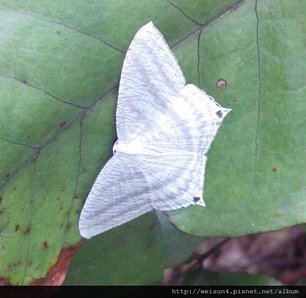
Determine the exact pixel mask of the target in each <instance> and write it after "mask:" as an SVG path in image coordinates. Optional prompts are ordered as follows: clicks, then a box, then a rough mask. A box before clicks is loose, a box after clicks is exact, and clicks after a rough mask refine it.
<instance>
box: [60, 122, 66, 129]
mask: <svg viewBox="0 0 306 298" xmlns="http://www.w3.org/2000/svg"><path fill="white" fill-rule="evenodd" d="M66 124H67V121H62V122H61V123H60V124H59V127H61V128H63V127H65V126H66Z"/></svg>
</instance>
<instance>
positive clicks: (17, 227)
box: [15, 224, 20, 232]
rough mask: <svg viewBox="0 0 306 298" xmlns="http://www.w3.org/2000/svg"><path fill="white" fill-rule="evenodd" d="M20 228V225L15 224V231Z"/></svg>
mask: <svg viewBox="0 0 306 298" xmlns="http://www.w3.org/2000/svg"><path fill="white" fill-rule="evenodd" d="M19 228H20V225H18V224H17V225H15V232H17V231H18V230H19Z"/></svg>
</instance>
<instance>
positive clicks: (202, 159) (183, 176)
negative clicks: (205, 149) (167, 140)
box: [137, 153, 206, 211]
mask: <svg viewBox="0 0 306 298" xmlns="http://www.w3.org/2000/svg"><path fill="white" fill-rule="evenodd" d="M137 161H138V164H139V166H140V167H141V170H142V172H143V174H144V176H145V178H146V181H147V183H148V184H149V185H150V189H151V193H152V194H153V195H152V198H151V200H152V201H151V204H152V206H153V208H154V209H158V210H161V211H166V210H175V209H179V208H182V207H188V206H190V205H195V204H197V205H201V206H205V204H204V201H203V197H202V194H203V182H204V171H205V163H206V156H205V155H203V154H179V153H178V154H173V153H172V154H164V153H162V154H161V155H155V156H150V155H147V156H145V155H142V156H138V157H137Z"/></svg>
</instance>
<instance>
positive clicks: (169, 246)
mask: <svg viewBox="0 0 306 298" xmlns="http://www.w3.org/2000/svg"><path fill="white" fill-rule="evenodd" d="M156 213H157V217H158V220H159V224H160V227H161V232H162V242H163V252H164V266H165V267H174V266H177V265H179V264H181V263H183V262H185V261H186V260H187V259H188V258H189V257H190V256H191V255H192V253H193V252H194V251H195V250H196V248H197V246H198V245H199V244H200V243H201V242H203V240H204V239H203V237H194V236H190V235H188V234H186V233H183V232H181V231H180V230H178V229H177V228H176V227H175V226H174V225H173V224H171V223H170V222H169V219H168V217H167V216H166V215H165V214H164V213H163V212H161V211H157V212H156Z"/></svg>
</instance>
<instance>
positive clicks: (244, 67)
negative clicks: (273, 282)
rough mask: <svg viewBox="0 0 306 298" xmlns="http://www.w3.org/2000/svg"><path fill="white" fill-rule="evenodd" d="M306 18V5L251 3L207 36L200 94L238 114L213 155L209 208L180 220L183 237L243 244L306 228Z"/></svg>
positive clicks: (175, 218) (177, 215)
mask: <svg viewBox="0 0 306 298" xmlns="http://www.w3.org/2000/svg"><path fill="white" fill-rule="evenodd" d="M305 13H306V4H305V3H304V2H303V1H296V2H293V1H285V0H279V1H274V0H273V1H246V2H243V3H241V4H240V5H239V8H237V9H236V10H232V11H231V12H230V13H228V14H225V15H224V16H223V18H218V19H217V20H215V22H213V23H212V24H211V25H210V26H208V27H205V28H203V31H202V33H201V35H200V40H199V57H200V78H201V86H202V87H203V88H204V89H205V90H206V91H207V92H208V94H211V95H213V96H214V97H215V98H216V99H217V100H218V102H219V103H220V104H221V105H222V106H225V107H229V108H231V109H232V112H231V113H230V114H229V115H228V116H227V117H226V119H225V121H224V123H223V124H222V127H221V129H220V130H219V132H218V135H217V137H216V139H215V141H214V143H213V144H212V147H211V148H210V151H209V153H208V162H207V168H206V176H205V192H204V200H205V202H206V205H207V206H206V208H200V207H191V208H187V209H184V210H180V211H177V212H172V213H171V215H170V217H171V221H172V222H173V223H174V224H175V225H176V226H177V227H178V228H179V229H181V230H183V231H185V232H187V233H190V234H193V235H202V236H216V235H218V236H238V235H245V234H249V233H256V232H262V231H270V230H277V229H280V228H283V227H288V226H291V225H294V224H297V223H301V222H304V221H305V219H306V188H305V185H306V158H305V153H306V138H305V130H306V118H305V112H306V101H305V96H306V89H305V81H306V72H305V69H306V61H305V59H304V57H305V55H306V47H305V38H304V32H305V30H306V19H305V17H304V16H305ZM199 34H200V33H197V34H196V35H195V36H194V37H190V38H189V39H190V40H185V43H186V44H191V43H192V40H193V43H194V44H195V43H196V42H195V41H194V40H195V39H197V38H198V37H199ZM184 46H185V44H184V45H180V48H179V49H178V52H176V54H178V55H180V57H182V55H183V52H184ZM186 47H187V46H186ZM194 52H196V49H194ZM194 55H196V54H194ZM188 56H192V54H191V53H190V52H189V53H188ZM186 63H187V62H186ZM187 73H188V72H187ZM219 79H224V80H226V82H227V86H226V88H217V87H216V82H218V80H219Z"/></svg>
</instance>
